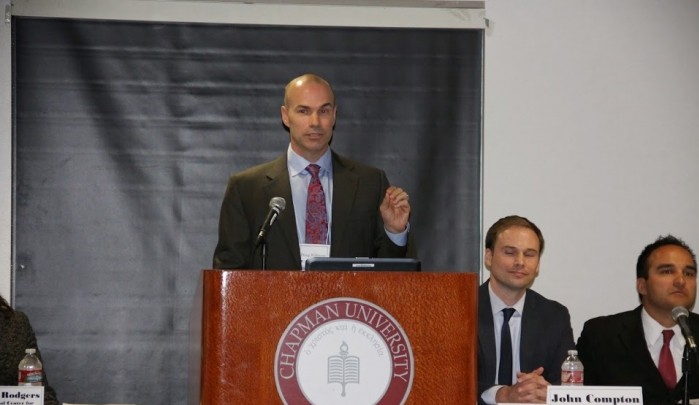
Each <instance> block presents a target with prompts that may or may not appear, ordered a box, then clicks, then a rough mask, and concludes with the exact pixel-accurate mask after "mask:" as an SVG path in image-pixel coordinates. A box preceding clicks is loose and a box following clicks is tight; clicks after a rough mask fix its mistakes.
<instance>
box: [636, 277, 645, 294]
mask: <svg viewBox="0 0 699 405" xmlns="http://www.w3.org/2000/svg"><path fill="white" fill-rule="evenodd" d="M647 282H648V280H646V279H645V278H643V277H639V278H637V279H636V292H638V295H646V294H648V289H647Z"/></svg>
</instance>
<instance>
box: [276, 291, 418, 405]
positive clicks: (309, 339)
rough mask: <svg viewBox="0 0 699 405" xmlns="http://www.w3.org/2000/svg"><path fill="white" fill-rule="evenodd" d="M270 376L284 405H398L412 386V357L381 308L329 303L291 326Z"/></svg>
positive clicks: (400, 333) (395, 324)
mask: <svg viewBox="0 0 699 405" xmlns="http://www.w3.org/2000/svg"><path fill="white" fill-rule="evenodd" d="M274 371H275V379H276V383H277V392H278V393H279V397H280V398H281V399H282V401H283V402H284V404H286V405H299V404H313V405H331V404H332V405H345V404H346V405H350V404H351V405H373V404H383V405H397V404H403V403H404V402H405V401H406V400H407V398H408V394H409V393H410V388H411V387H412V383H413V374H414V373H413V352H412V349H411V347H410V342H409V341H408V337H407V336H406V334H405V332H404V331H403V328H402V327H401V326H400V324H398V322H397V321H396V320H395V319H394V318H393V316H391V314H389V313H388V312H386V311H385V310H384V309H383V308H381V307H379V306H377V305H375V304H373V303H371V302H368V301H364V300H360V299H356V298H332V299H329V300H326V301H322V302H319V303H316V304H314V305H312V306H311V307H309V308H306V309H305V310H304V311H302V312H301V313H300V314H299V315H298V316H296V318H295V319H294V320H293V321H291V323H290V324H289V326H288V327H287V328H286V330H285V331H284V334H283V335H282V336H281V338H280V339H279V343H278V345H277V352H276V354H275V362H274Z"/></svg>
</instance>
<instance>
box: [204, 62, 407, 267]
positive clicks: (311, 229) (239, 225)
mask: <svg viewBox="0 0 699 405" xmlns="http://www.w3.org/2000/svg"><path fill="white" fill-rule="evenodd" d="M336 112H337V105H336V103H335V95H334V93H333V90H332V87H331V86H330V84H329V83H328V82H327V81H326V80H325V79H323V78H321V77H319V76H317V75H314V74H305V75H302V76H299V77H297V78H295V79H293V80H291V81H290V82H289V83H288V84H287V86H286V88H285V91H284V103H283V105H282V107H281V120H282V123H283V124H284V126H285V128H286V129H287V130H288V131H289V135H290V137H289V139H290V142H289V146H288V148H287V151H286V153H284V154H283V155H281V156H279V157H278V158H277V159H275V160H273V161H271V162H268V163H264V164H261V165H258V166H255V167H252V168H250V169H247V170H244V171H242V172H240V173H238V174H234V175H232V176H231V177H230V178H229V180H228V187H227V189H226V193H225V196H224V199H223V203H222V205H221V213H220V217H219V238H218V244H217V246H216V249H215V252H214V259H213V266H214V268H221V269H259V268H263V267H264V268H267V269H288V270H293V269H301V268H302V263H305V259H306V258H308V257H313V256H321V257H327V256H334V257H406V256H407V255H408V251H409V249H410V250H412V249H411V246H410V243H409V239H412V238H409V236H410V235H409V226H408V218H409V216H410V203H409V197H408V193H407V192H406V191H405V190H403V189H401V188H400V187H394V186H390V185H389V182H388V179H387V177H386V174H385V173H384V171H383V170H380V169H377V168H374V167H371V166H367V165H364V164H361V163H359V162H355V161H352V160H350V159H347V158H346V157H343V156H341V155H339V154H337V153H335V152H334V151H332V150H331V149H330V141H331V140H332V137H333V128H334V126H335V117H336ZM282 211H283V212H282ZM262 247H264V248H265V249H264V252H266V254H264V255H263V253H262V252H263V249H262ZM263 258H265V259H266V262H265V263H264V266H263Z"/></svg>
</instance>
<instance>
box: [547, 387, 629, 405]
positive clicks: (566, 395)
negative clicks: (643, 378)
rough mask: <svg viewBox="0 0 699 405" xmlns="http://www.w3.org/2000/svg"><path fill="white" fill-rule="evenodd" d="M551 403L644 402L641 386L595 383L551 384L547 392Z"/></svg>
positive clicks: (561, 404) (557, 404) (552, 404)
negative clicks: (614, 385) (605, 385)
mask: <svg viewBox="0 0 699 405" xmlns="http://www.w3.org/2000/svg"><path fill="white" fill-rule="evenodd" d="M546 403H547V404H549V405H559V404H560V405H563V404H610V405H622V404H641V405H642V404H643V393H642V391H641V387H603V386H595V385H587V386H577V385H551V386H549V388H548V392H547V394H546Z"/></svg>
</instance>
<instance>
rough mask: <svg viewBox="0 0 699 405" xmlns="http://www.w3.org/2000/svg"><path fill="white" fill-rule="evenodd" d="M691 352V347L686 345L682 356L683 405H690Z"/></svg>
mask: <svg viewBox="0 0 699 405" xmlns="http://www.w3.org/2000/svg"><path fill="white" fill-rule="evenodd" d="M689 352H690V350H689V345H687V344H686V343H685V345H684V353H683V354H682V378H684V387H683V392H682V405H689V367H690V366H689Z"/></svg>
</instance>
